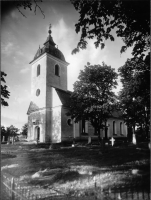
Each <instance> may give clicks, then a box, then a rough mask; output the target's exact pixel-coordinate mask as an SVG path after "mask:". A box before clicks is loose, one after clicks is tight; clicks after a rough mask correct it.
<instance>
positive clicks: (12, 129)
mask: <svg viewBox="0 0 151 200" xmlns="http://www.w3.org/2000/svg"><path fill="white" fill-rule="evenodd" d="M6 131H7V134H8V136H10V137H15V136H16V135H17V134H18V131H19V129H18V128H16V127H15V126H13V125H11V126H9V127H7V128H6Z"/></svg>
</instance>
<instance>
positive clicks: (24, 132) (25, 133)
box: [21, 123, 28, 137]
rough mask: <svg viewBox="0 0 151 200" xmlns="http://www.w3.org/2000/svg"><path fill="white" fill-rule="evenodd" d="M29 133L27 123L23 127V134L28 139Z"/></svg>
mask: <svg viewBox="0 0 151 200" xmlns="http://www.w3.org/2000/svg"><path fill="white" fill-rule="evenodd" d="M27 133H28V123H25V124H24V126H23V127H22V132H21V134H22V135H24V136H26V137H27Z"/></svg>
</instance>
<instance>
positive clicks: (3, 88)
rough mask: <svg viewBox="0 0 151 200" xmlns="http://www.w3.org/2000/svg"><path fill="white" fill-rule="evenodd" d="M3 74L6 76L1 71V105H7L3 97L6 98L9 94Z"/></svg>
mask: <svg viewBox="0 0 151 200" xmlns="http://www.w3.org/2000/svg"><path fill="white" fill-rule="evenodd" d="M4 76H7V75H6V74H5V73H4V72H2V71H1V83H2V84H1V104H2V106H8V103H7V102H6V100H5V99H8V98H9V96H10V92H9V91H8V90H7V86H6V85H5V84H4V83H6V81H5V78H4Z"/></svg>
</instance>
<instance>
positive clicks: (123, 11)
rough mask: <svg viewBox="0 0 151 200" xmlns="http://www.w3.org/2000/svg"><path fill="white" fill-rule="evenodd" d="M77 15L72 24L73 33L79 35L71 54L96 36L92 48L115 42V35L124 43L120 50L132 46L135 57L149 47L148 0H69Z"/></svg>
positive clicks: (85, 45) (84, 46)
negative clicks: (109, 41)
mask: <svg viewBox="0 0 151 200" xmlns="http://www.w3.org/2000/svg"><path fill="white" fill-rule="evenodd" d="M71 3H72V4H73V5H74V7H75V9H76V10H77V11H78V12H79V14H80V18H79V21H78V23H77V24H75V27H76V29H75V31H76V33H79V32H80V34H81V38H80V41H79V42H78V44H77V47H76V48H75V49H74V50H73V51H72V54H74V53H77V52H79V51H80V49H86V47H87V41H86V39H87V38H88V39H93V38H96V42H95V43H94V44H95V47H96V48H97V47H99V46H101V49H103V48H104V46H105V40H108V39H110V40H111V41H114V36H113V32H112V31H113V29H114V28H115V30H116V35H117V36H118V37H121V38H122V39H123V41H124V43H125V45H124V46H122V48H121V53H122V52H125V51H126V49H127V48H128V47H131V46H133V52H132V54H133V55H134V56H138V55H142V56H143V54H142V53H143V52H145V51H148V50H149V48H150V1H149V0H144V1H138V0H133V1H125V0H114V1H112V0H108V1H105V0H79V1H77V0H71Z"/></svg>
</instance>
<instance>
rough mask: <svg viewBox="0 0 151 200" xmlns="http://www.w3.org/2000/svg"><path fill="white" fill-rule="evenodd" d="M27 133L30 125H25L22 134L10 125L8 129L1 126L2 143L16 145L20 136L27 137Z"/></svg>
mask: <svg viewBox="0 0 151 200" xmlns="http://www.w3.org/2000/svg"><path fill="white" fill-rule="evenodd" d="M27 132H28V123H25V124H24V126H23V127H22V129H21V132H20V130H19V129H18V128H16V127H15V126H14V125H10V126H8V127H5V126H3V125H2V126H1V141H3V142H4V141H5V142H8V143H10V142H12V143H14V141H15V140H18V136H19V135H22V136H25V137H27Z"/></svg>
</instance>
